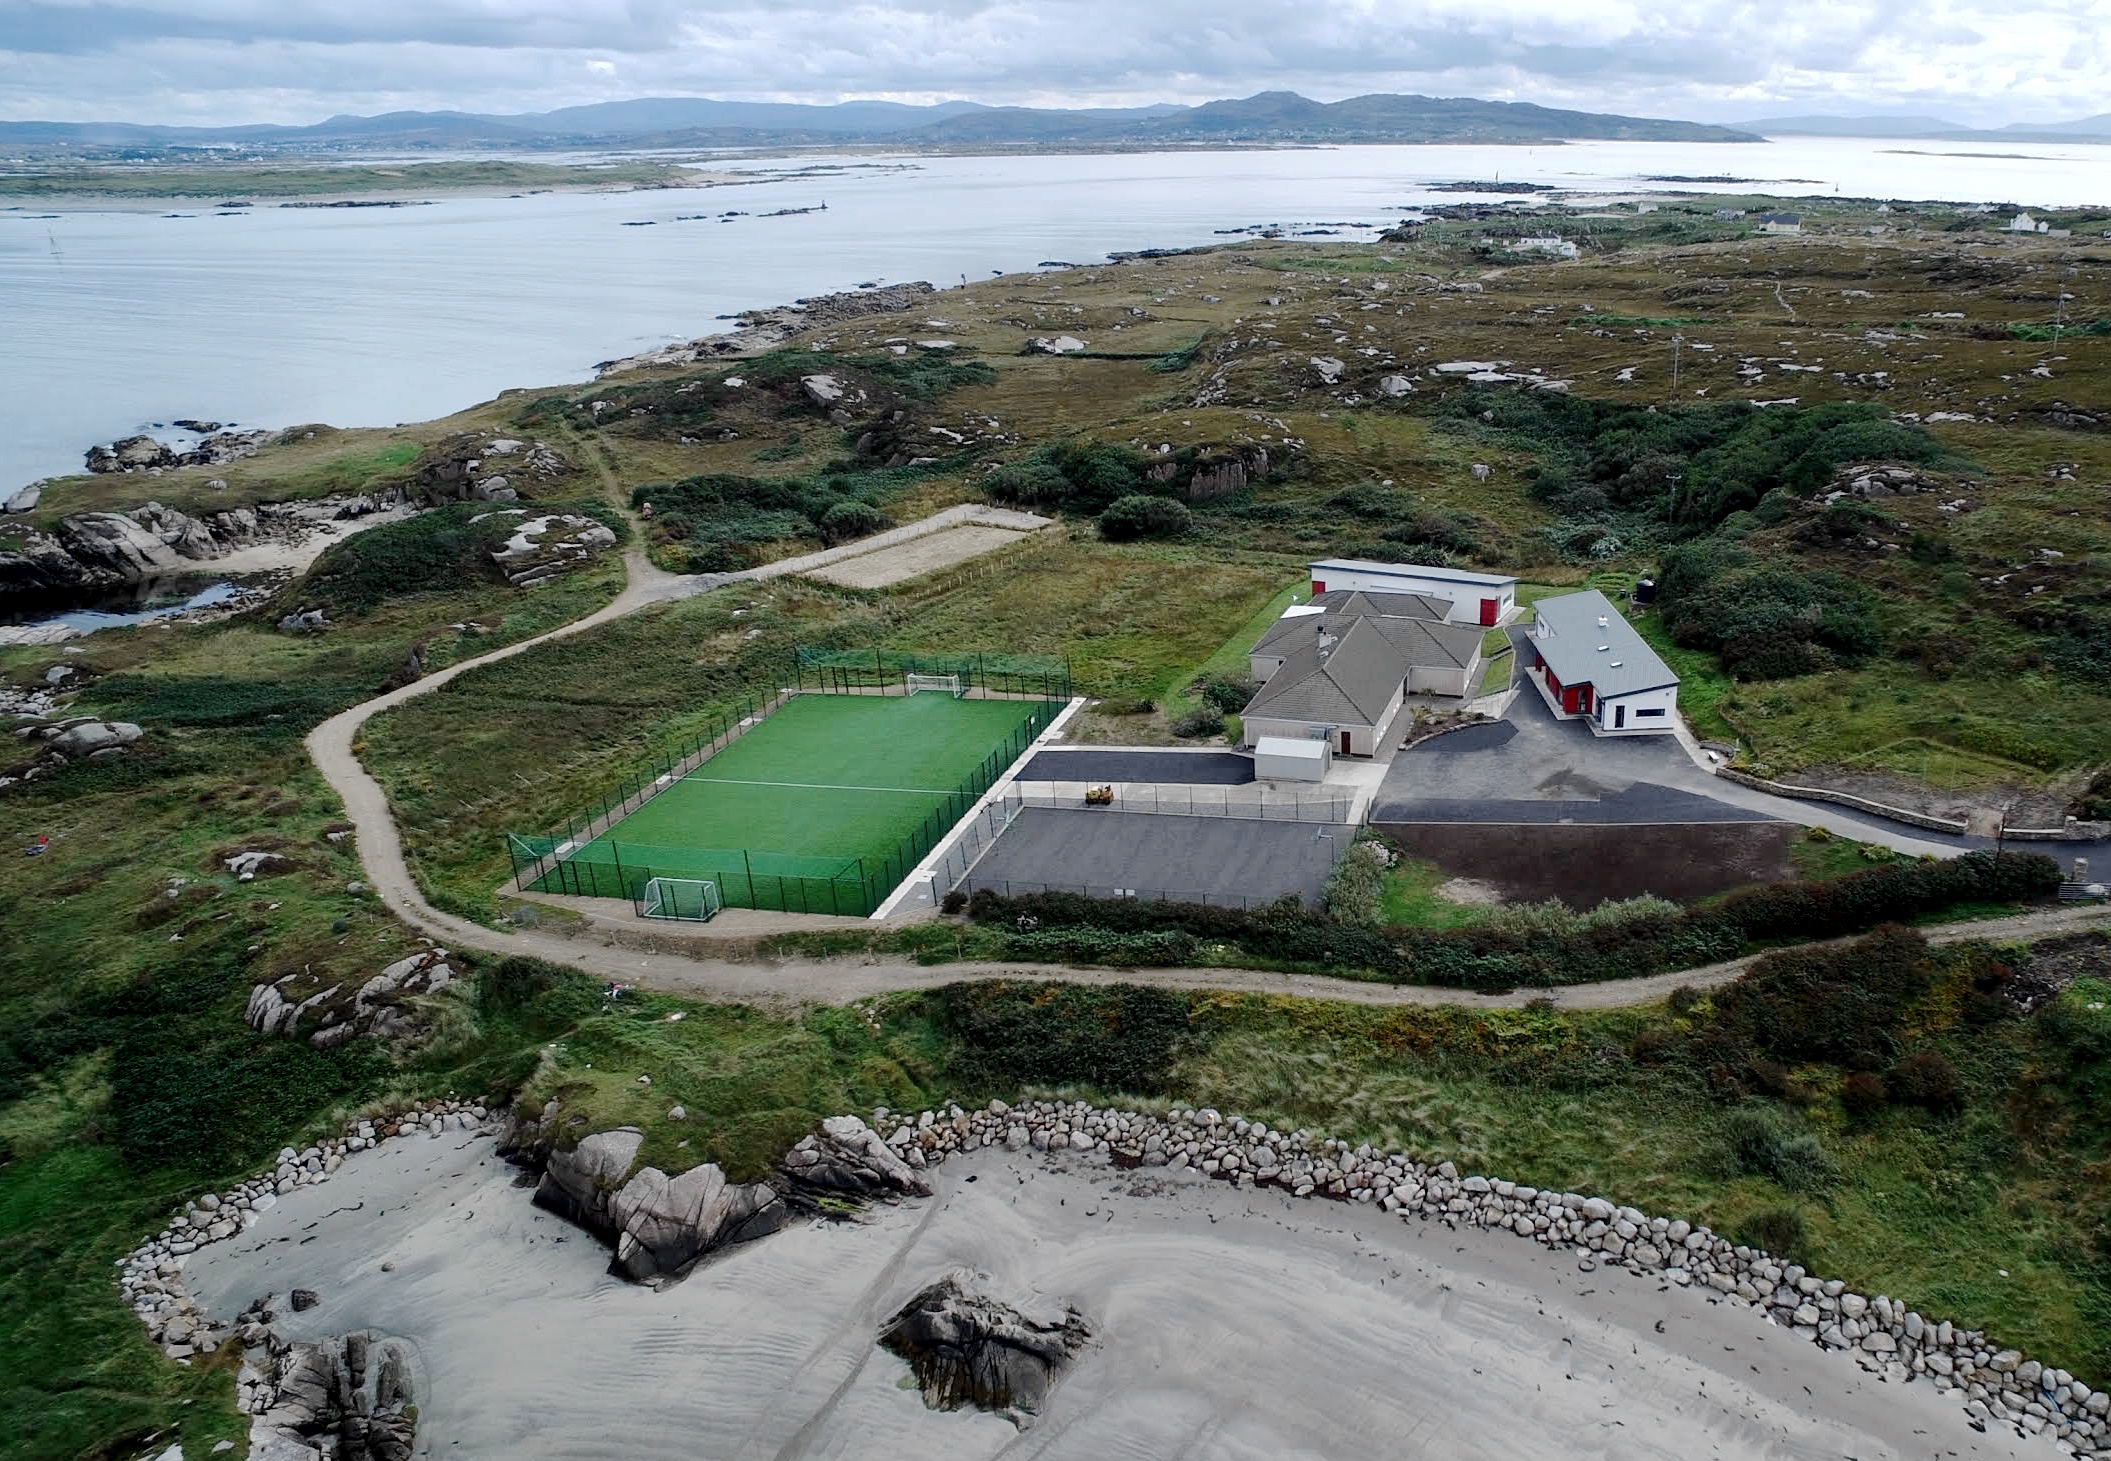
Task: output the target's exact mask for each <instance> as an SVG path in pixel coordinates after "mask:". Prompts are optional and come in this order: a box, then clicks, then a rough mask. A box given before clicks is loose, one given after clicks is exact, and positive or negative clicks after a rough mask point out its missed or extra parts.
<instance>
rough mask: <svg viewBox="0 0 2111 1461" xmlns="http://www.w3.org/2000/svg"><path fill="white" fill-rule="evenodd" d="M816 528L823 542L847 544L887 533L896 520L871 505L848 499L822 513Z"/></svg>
mask: <svg viewBox="0 0 2111 1461" xmlns="http://www.w3.org/2000/svg"><path fill="white" fill-rule="evenodd" d="M815 526H816V527H818V528H819V529H820V530H821V541H822V542H824V543H847V542H850V541H851V540H852V539H853V538H869V537H871V536H872V535H873V534H874V533H883V532H885V531H887V529H889V528H891V527H893V526H894V519H893V518H891V517H889V516H887V514H886V513H884V512H881V511H880V510H879V509H878V508H876V507H874V506H872V504H870V503H867V502H858V501H855V500H853V499H849V498H846V499H844V500H843V501H841V502H838V503H835V504H834V505H833V506H831V507H830V508H829V509H828V510H827V511H826V512H824V513H822V514H821V517H820V519H819V521H818V522H816V524H815Z"/></svg>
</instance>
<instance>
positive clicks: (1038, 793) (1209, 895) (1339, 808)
mask: <svg viewBox="0 0 2111 1461" xmlns="http://www.w3.org/2000/svg"><path fill="white" fill-rule="evenodd" d="M1140 790H1143V791H1145V792H1149V791H1151V790H1152V789H1151V788H1140ZM1158 790H1160V791H1162V792H1166V793H1171V794H1169V795H1165V796H1163V797H1161V798H1157V799H1155V803H1154V799H1153V798H1151V797H1149V796H1146V797H1143V798H1137V799H1132V800H1128V801H1124V800H1123V798H1122V797H1121V796H1120V794H1119V793H1120V789H1119V788H1118V789H1117V796H1116V800H1115V802H1114V804H1113V806H1112V808H1107V807H1092V808H1089V809H1088V808H1087V807H1086V804H1085V801H1084V796H1083V791H1084V787H1083V785H1082V784H1080V785H1079V786H1078V787H1076V788H1075V789H1070V790H1064V791H1050V790H1047V789H1045V787H1044V786H1034V787H1027V788H1022V787H1017V786H1015V787H1013V788H1012V789H1010V790H1008V791H1006V792H1005V794H1004V795H1003V796H1002V797H1000V798H998V799H996V800H993V801H991V802H989V803H988V804H987V805H985V806H984V807H983V808H982V809H981V810H979V811H978V812H976V813H975V815H974V816H973V817H971V818H970V819H969V820H968V821H967V822H966V824H965V825H963V826H962V827H961V828H960V832H959V836H958V837H957V838H956V840H955V841H954V843H953V845H952V846H951V847H949V848H947V849H946V851H945V853H944V855H943V856H942V857H941V858H940V859H939V861H938V863H937V865H936V866H935V867H934V869H933V877H932V887H931V891H932V894H933V896H935V897H940V898H943V897H944V896H945V895H946V894H947V893H949V892H952V891H954V890H956V889H957V890H959V891H961V892H965V893H973V892H974V891H975V890H976V889H977V888H982V887H988V888H993V889H995V890H996V891H997V892H1000V893H1006V894H1010V893H1026V892H1034V893H1042V892H1065V893H1084V894H1088V895H1090V896H1092V897H1097V898H1132V897H1141V898H1145V899H1148V900H1153V901H1158V902H1172V903H1213V904H1218V905H1220V906H1225V907H1233V908H1252V907H1259V906H1261V905H1262V904H1266V903H1269V902H1272V901H1274V900H1275V899H1276V898H1279V897H1281V896H1282V895H1283V893H1285V892H1293V891H1294V892H1297V893H1298V894H1299V895H1300V896H1301V897H1304V898H1307V899H1308V901H1309V899H1310V898H1311V896H1312V895H1313V894H1314V893H1315V892H1316V891H1317V889H1318V888H1319V887H1320V886H1323V885H1324V882H1325V878H1326V874H1327V873H1328V872H1330V871H1331V870H1332V868H1333V865H1334V863H1335V862H1336V861H1338V860H1339V859H1340V857H1341V856H1342V855H1343V854H1344V853H1345V852H1346V851H1347V849H1348V846H1349V844H1350V842H1352V841H1353V840H1354V838H1355V828H1354V827H1352V826H1349V825H1348V817H1349V812H1350V810H1351V808H1352V806H1353V801H1352V800H1351V799H1350V798H1346V797H1295V796H1291V795H1287V794H1280V793H1278V794H1276V795H1273V796H1265V795H1250V796H1247V797H1238V796H1231V797H1226V796H1223V795H1222V794H1221V793H1224V792H1226V791H1231V792H1240V791H1245V792H1249V793H1252V792H1258V791H1259V789H1258V788H1254V787H1217V786H1198V787H1195V788H1193V790H1195V791H1196V792H1198V793H1202V795H1199V796H1197V797H1194V798H1192V799H1189V798H1186V797H1183V796H1180V795H1178V792H1179V791H1181V790H1183V789H1182V788H1172V787H1167V788H1159V789H1158ZM1036 810H1039V811H1043V812H1060V813H1066V814H1067V813H1072V812H1074V813H1075V817H1073V818H1071V820H1072V821H1073V822H1074V823H1075V827H1074V828H1073V829H1072V831H1073V836H1072V837H1071V838H1070V839H1069V840H1070V842H1071V848H1070V850H1069V851H1068V852H1066V853H1058V854H1056V858H1057V862H1058V863H1061V864H1067V866H1069V867H1074V868H1079V869H1084V870H1087V871H1086V873H1085V875H1084V876H1076V877H1069V878H1065V877H1051V876H1036V877H1013V876H1008V875H1007V876H995V877H993V876H991V875H990V871H991V865H990V864H986V863H985V861H984V859H985V857H986V856H987V855H988V854H989V853H990V852H991V849H992V848H994V847H995V846H996V844H997V842H998V841H999V839H1000V838H1002V837H1003V836H1004V834H1005V833H1006V832H1007V831H1008V830H1010V829H1011V828H1012V827H1013V825H1014V824H1015V823H1016V822H1018V821H1019V819H1021V818H1022V817H1023V816H1025V815H1027V814H1028V813H1031V812H1033V811H1036ZM1146 818H1149V819H1156V818H1163V819H1165V820H1167V821H1168V822H1172V823H1174V824H1175V825H1177V824H1178V823H1180V822H1188V821H1192V822H1198V823H1199V822H1215V823H1221V824H1223V825H1222V826H1221V828H1219V829H1218V830H1217V831H1215V832H1214V833H1199V834H1198V833H1196V832H1194V831H1192V830H1191V831H1190V832H1189V833H1187V834H1185V835H1183V836H1182V837H1180V838H1179V839H1178V840H1180V841H1181V842H1183V843H1185V844H1187V846H1186V847H1185V849H1184V850H1183V854H1182V855H1181V856H1180V857H1177V858H1175V857H1168V856H1165V855H1163V854H1151V853H1145V854H1143V855H1141V857H1140V859H1139V860H1138V861H1132V862H1131V863H1130V864H1129V866H1131V867H1132V868H1135V869H1137V870H1134V871H1130V872H1127V873H1124V874H1123V875H1122V876H1120V877H1119V878H1116V877H1114V876H1112V871H1113V869H1114V868H1115V867H1116V866H1118V865H1120V864H1121V861H1122V859H1121V858H1120V856H1119V852H1120V848H1119V844H1120V843H1122V842H1123V841H1124V840H1129V839H1125V837H1124V835H1123V834H1124V833H1125V832H1127V831H1129V830H1131V829H1133V827H1134V826H1135V825H1136V824H1138V823H1139V822H1140V821H1141V820H1143V819H1146ZM1254 824H1260V825H1254ZM1095 828H1098V829H1099V833H1104V834H1105V835H1099V833H1096V832H1095ZM1303 829H1309V831H1307V830H1303ZM1139 862H1140V864H1141V865H1140V866H1139V865H1138V863H1139ZM1044 866H1045V864H1044ZM1182 867H1185V868H1187V869H1189V870H1190V871H1191V872H1192V873H1194V874H1195V875H1192V876H1174V873H1175V872H1176V871H1178V870H1179V869H1180V868H1182ZM1270 867H1280V868H1281V869H1282V870H1283V875H1282V876H1281V877H1280V878H1276V879H1274V886H1272V887H1271V888H1270V889H1269V890H1267V891H1248V890H1247V889H1249V888H1252V887H1255V886H1258V885H1259V884H1261V883H1267V882H1270V880H1271V877H1272V874H1270V873H1269V872H1267V871H1265V869H1268V868H1270ZM1143 869H1156V875H1155V876H1153V875H1151V874H1150V873H1149V872H1147V871H1144V870H1143ZM1095 874H1097V875H1095Z"/></svg>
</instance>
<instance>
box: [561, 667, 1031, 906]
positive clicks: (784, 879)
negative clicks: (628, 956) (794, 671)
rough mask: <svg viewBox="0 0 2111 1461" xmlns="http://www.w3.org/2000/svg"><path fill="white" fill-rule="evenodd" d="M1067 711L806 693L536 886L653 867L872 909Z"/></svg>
mask: <svg viewBox="0 0 2111 1461" xmlns="http://www.w3.org/2000/svg"><path fill="white" fill-rule="evenodd" d="M1057 708H1058V706H1057V704H1056V703H1055V702H1052V701H1045V700H958V699H955V698H954V697H953V696H951V695H949V694H946V693H945V692H943V691H926V692H925V693H923V694H920V695H911V696H907V697H899V696H877V695H796V696H794V697H792V699H791V700H790V701H789V702H788V703H787V704H785V705H784V707H783V708H782V709H780V710H778V711H776V712H775V713H774V714H772V715H770V716H769V717H768V718H767V719H765V720H763V721H762V722H761V723H760V724H758V725H756V726H754V727H753V728H752V729H750V730H748V731H747V732H746V733H745V734H743V735H742V736H741V737H740V738H739V739H738V740H735V741H733V742H732V743H731V744H730V745H728V746H727V747H726V748H725V749H724V750H722V751H720V752H719V753H718V754H717V755H715V756H713V757H712V758H711V759H709V760H708V761H705V762H704V763H703V764H702V765H701V766H699V767H697V768H696V769H695V770H694V771H691V772H690V773H689V774H688V775H687V776H684V777H683V778H682V779H681V780H679V781H677V782H675V783H673V784H672V785H670V786H668V787H667V788H666V789H665V790H663V791H661V792H660V793H659V794H658V795H657V796H655V797H653V798H652V799H651V800H650V801H648V802H646V803H645V804H644V805H643V806H641V807H639V808H638V809H637V810H636V811H635V812H632V813H631V814H630V815H629V816H628V817H625V818H624V819H623V820H622V821H620V822H618V823H616V825H615V826H614V827H612V828H610V829H609V830H608V831H606V832H604V833H603V834H602V835H601V836H599V837H597V838H595V839H594V840H593V841H592V842H589V843H587V844H586V845H585V846H584V847H581V848H579V849H577V850H576V851H574V852H571V853H569V854H567V855H564V860H563V861H562V862H561V863H559V864H558V865H557V866H555V867H553V868H551V869H550V871H549V872H547V873H546V874H545V875H544V876H543V878H542V879H541V881H539V882H538V883H537V884H536V885H535V886H536V887H537V888H539V889H541V890H543V891H546V892H577V893H595V894H599V895H602V896H608V895H611V894H615V895H618V896H633V894H634V890H633V889H632V888H631V886H630V885H631V884H633V883H639V882H641V881H642V880H643V878H644V877H646V876H648V875H650V876H656V877H663V878H694V879H709V880H711V881H713V882H716V883H717V884H718V885H719V889H720V896H721V897H722V898H723V899H724V901H725V902H726V903H728V904H730V905H734V906H745V907H755V908H786V909H790V910H792V911H808V910H811V911H816V912H845V913H850V912H858V913H864V912H869V911H870V909H871V907H872V906H873V905H874V904H876V903H877V901H878V899H879V897H880V896H883V895H884V893H885V892H886V891H887V890H888V889H891V888H892V887H893V885H894V884H895V883H896V882H898V881H899V880H900V879H901V878H902V876H904V875H905V874H906V873H907V872H908V871H909V867H910V866H912V865H913V859H914V858H918V857H921V856H922V855H923V853H924V852H926V851H928V850H929V849H930V847H931V846H932V845H933V844H934V843H936V841H937V840H938V839H939V838H940V837H942V836H943V835H944V834H945V832H946V831H947V830H948V829H950V828H951V827H952V825H953V823H954V822H956V821H958V820H959V819H960V817H961V816H962V815H964V814H965V813H966V811H967V809H968V807H969V806H971V805H972V804H973V802H974V799H975V798H976V797H977V796H979V795H980V794H981V792H982V791H983V790H985V789H986V788H987V787H988V786H989V785H990V783H991V782H992V781H994V780H995V779H996V778H997V776H999V775H1001V774H1002V773H1003V771H1004V769H1005V768H1006V767H1008V766H1009V765H1010V764H1011V763H1012V761H1013V760H1015V759H1016V758H1017V757H1018V756H1019V754H1020V753H1021V752H1023V751H1024V750H1025V749H1026V747H1027V745H1028V744H1029V743H1030V742H1031V741H1032V740H1033V738H1034V736H1035V735H1037V734H1038V733H1039V732H1040V730H1041V729H1042V727H1044V726H1045V725H1046V724H1047V723H1048V721H1049V720H1050V719H1051V718H1052V717H1053V716H1054V713H1055V711H1056V709H1057ZM618 869H620V872H618V871H617V870H618ZM611 874H613V875H614V876H611ZM854 905H855V906H854Z"/></svg>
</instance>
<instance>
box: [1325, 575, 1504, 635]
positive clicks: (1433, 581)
mask: <svg viewBox="0 0 2111 1461" xmlns="http://www.w3.org/2000/svg"><path fill="white" fill-rule="evenodd" d="M1311 568H1312V595H1313V597H1314V598H1317V597H1319V596H1320V595H1321V594H1327V593H1338V592H1341V591H1343V590H1354V591H1357V592H1361V593H1367V594H1420V595H1421V596H1423V597H1424V598H1430V599H1441V600H1446V601H1448V602H1449V603H1450V605H1451V607H1450V609H1449V610H1448V611H1447V613H1446V615H1445V619H1446V622H1448V623H1452V624H1480V625H1483V626H1493V625H1496V624H1506V623H1508V622H1509V621H1510V620H1511V619H1512V618H1513V617H1514V616H1515V615H1516V613H1517V580H1516V579H1514V578H1507V577H1504V576H1503V575H1502V574H1498V573H1471V572H1468V571H1467V570H1466V569H1463V568H1436V567H1430V566H1426V565H1423V564H1418V563H1373V562H1370V561H1368V560H1365V559H1362V558H1323V559H1321V560H1320V561H1319V562H1317V563H1314V564H1312V565H1311Z"/></svg>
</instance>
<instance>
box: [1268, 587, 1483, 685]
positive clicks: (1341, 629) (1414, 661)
mask: <svg viewBox="0 0 2111 1461" xmlns="http://www.w3.org/2000/svg"><path fill="white" fill-rule="evenodd" d="M1320 597H1321V598H1332V597H1334V595H1332V594H1322V595H1321V596H1320ZM1343 597H1344V598H1347V597H1351V596H1350V595H1343ZM1355 597H1364V598H1371V599H1412V598H1418V597H1419V596H1418V595H1412V594H1368V595H1357V596H1355ZM1313 602H1314V603H1318V602H1319V600H1318V599H1314V600H1313ZM1422 602H1428V601H1427V600H1422ZM1436 602H1439V603H1441V602H1443V601H1442V600H1441V599H1440V600H1437V601H1436ZM1358 622H1362V623H1367V624H1369V625H1370V626H1371V627H1372V628H1373V629H1376V630H1377V631H1378V632H1379V633H1380V634H1381V635H1383V636H1384V637H1385V640H1386V642H1387V643H1388V644H1390V645H1392V647H1393V651H1394V653H1395V654H1397V655H1398V656H1399V657H1400V665H1401V674H1402V676H1403V677H1404V676H1405V675H1406V672H1407V670H1408V668H1409V667H1411V666H1412V667H1421V668H1428V669H1437V670H1447V669H1459V668H1463V667H1464V666H1466V665H1470V664H1472V663H1473V658H1474V656H1475V655H1476V654H1478V653H1479V652H1480V645H1481V634H1482V632H1483V631H1482V630H1481V629H1480V627H1479V626H1477V625H1473V624H1444V623H1435V622H1431V621H1430V620H1427V619H1415V618H1401V617H1397V616H1394V615H1389V614H1351V613H1347V612H1344V611H1335V612H1331V613H1325V614H1299V615H1296V616H1294V617H1292V618H1287V619H1278V620H1276V621H1275V623H1274V624H1272V625H1270V626H1269V629H1268V632H1267V633H1266V634H1263V635H1262V636H1261V637H1260V639H1259V641H1258V642H1256V643H1255V645H1254V647H1253V650H1252V651H1251V652H1252V653H1254V654H1279V655H1285V656H1287V655H1289V654H1291V653H1293V652H1294V651H1296V650H1298V649H1301V648H1303V647H1304V646H1305V645H1307V644H1312V643H1315V642H1317V640H1318V639H1319V636H1320V634H1321V632H1322V631H1324V632H1325V633H1328V634H1332V635H1336V636H1339V635H1341V634H1343V633H1345V632H1346V631H1347V629H1348V627H1349V625H1351V624H1354V623H1358Z"/></svg>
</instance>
